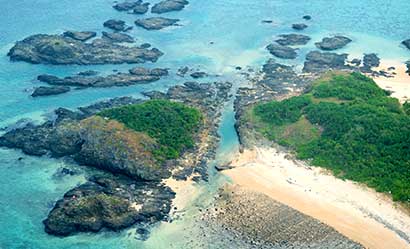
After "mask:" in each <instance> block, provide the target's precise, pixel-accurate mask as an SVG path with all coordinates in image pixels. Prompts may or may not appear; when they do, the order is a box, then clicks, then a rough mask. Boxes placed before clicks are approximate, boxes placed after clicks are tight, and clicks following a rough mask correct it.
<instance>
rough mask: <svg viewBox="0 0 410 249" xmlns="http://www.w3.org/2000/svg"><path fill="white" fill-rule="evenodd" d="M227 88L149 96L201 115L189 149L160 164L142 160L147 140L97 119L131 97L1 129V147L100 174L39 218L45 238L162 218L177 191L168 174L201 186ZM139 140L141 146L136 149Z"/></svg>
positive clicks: (188, 86) (207, 86) (193, 86)
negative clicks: (169, 185)
mask: <svg viewBox="0 0 410 249" xmlns="http://www.w3.org/2000/svg"><path fill="white" fill-rule="evenodd" d="M231 86H232V84H230V83H202V84H198V83H195V82H190V83H185V84H184V85H182V86H175V87H172V88H170V89H169V90H168V92H167V93H160V92H155V93H154V92H151V93H147V94H146V95H147V96H152V98H160V99H167V100H171V101H177V102H182V103H184V104H186V105H187V106H191V107H194V108H198V109H199V110H200V111H201V112H202V113H203V115H204V116H205V122H204V123H203V125H202V126H201V128H200V130H199V131H198V133H197V135H196V138H195V141H196V144H195V146H194V148H193V149H190V150H188V151H186V152H185V153H183V155H182V156H181V157H180V158H178V159H176V160H168V161H166V162H164V163H163V164H161V165H160V166H159V167H158V166H155V165H156V163H155V160H154V159H152V157H150V156H147V155H149V152H148V151H149V150H150V148H149V146H155V143H153V141H151V138H149V137H147V136H145V135H143V134H140V133H134V132H131V131H130V130H128V129H126V128H125V127H124V126H123V125H122V124H120V123H118V122H116V121H114V120H107V119H104V118H102V117H99V116H96V115H95V114H97V113H98V112H100V111H102V110H105V109H109V108H113V107H119V106H124V105H129V104H136V103H142V102H144V100H138V99H133V98H129V97H123V98H116V99H112V100H109V101H104V102H100V103H96V104H94V105H90V106H87V107H83V108H79V110H78V111H71V110H68V109H64V108H60V109H57V110H56V111H55V118H54V119H53V120H49V121H47V122H45V123H44V124H41V125H34V124H30V123H29V124H26V125H23V126H22V127H19V126H16V127H17V128H10V129H6V133H5V134H4V135H3V136H2V137H0V146H1V147H8V148H18V149H21V150H22V151H23V152H24V153H25V154H28V155H34V156H43V155H50V156H52V157H57V158H72V159H73V160H74V161H76V162H77V163H78V164H80V165H84V166H86V167H93V168H96V169H98V170H99V172H101V173H98V174H97V173H95V174H94V175H92V176H89V177H88V178H89V180H88V182H87V183H85V184H83V185H80V186H79V187H76V188H74V189H72V190H70V191H69V192H67V193H66V194H65V195H64V198H63V199H61V200H59V201H58V202H57V203H56V205H55V206H54V208H53V209H52V210H51V211H50V213H49V215H48V218H47V219H46V220H45V221H44V224H45V231H46V232H47V233H50V234H53V235H58V236H67V235H72V234H75V233H77V232H97V231H99V230H101V229H109V230H114V231H117V230H120V229H123V228H127V227H129V226H131V225H134V224H136V223H138V224H139V223H143V224H145V223H148V224H152V223H155V222H158V221H165V220H167V219H168V213H169V211H170V205H171V201H172V199H173V197H174V195H175V193H174V192H173V191H172V190H170V189H169V188H167V187H165V185H164V184H163V183H162V180H163V179H166V178H169V177H174V178H176V179H178V180H183V179H186V178H187V177H189V176H192V175H195V176H196V180H198V181H199V180H201V179H202V180H206V179H207V166H206V165H207V163H208V161H209V160H211V159H213V158H214V156H215V150H216V147H217V142H218V139H219V138H218V135H217V127H218V120H219V117H220V115H221V109H222V107H223V105H224V103H225V102H226V101H227V100H228V97H229V92H230V89H231ZM136 141H139V142H138V143H139V144H141V145H142V144H144V146H143V147H141V146H139V145H138V144H135V143H136ZM98 170H97V171H98ZM100 174H102V176H100ZM74 214H75V215H74Z"/></svg>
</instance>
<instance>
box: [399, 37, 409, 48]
mask: <svg viewBox="0 0 410 249" xmlns="http://www.w3.org/2000/svg"><path fill="white" fill-rule="evenodd" d="M401 44H403V45H404V46H405V47H406V48H408V49H410V39H407V40H404V41H402V42H401Z"/></svg>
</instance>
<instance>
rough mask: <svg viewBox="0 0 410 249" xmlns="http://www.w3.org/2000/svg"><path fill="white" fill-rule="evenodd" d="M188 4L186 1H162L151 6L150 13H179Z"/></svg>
mask: <svg viewBox="0 0 410 249" xmlns="http://www.w3.org/2000/svg"><path fill="white" fill-rule="evenodd" d="M188 4H189V2H188V1H187V0H164V1H161V2H159V3H157V4H155V5H154V6H152V8H151V12H152V13H156V14H162V13H166V12H171V11H180V10H182V9H183V8H185V6H186V5H188Z"/></svg>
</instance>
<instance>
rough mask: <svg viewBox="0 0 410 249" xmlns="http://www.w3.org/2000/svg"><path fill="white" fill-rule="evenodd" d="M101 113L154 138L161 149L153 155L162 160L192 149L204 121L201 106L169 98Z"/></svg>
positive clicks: (175, 156)
mask: <svg viewBox="0 0 410 249" xmlns="http://www.w3.org/2000/svg"><path fill="white" fill-rule="evenodd" d="M99 115H100V116H103V117H108V118H111V119H115V120H117V121H119V122H121V123H123V124H125V126H127V127H128V128H130V129H132V130H135V131H138V132H143V133H146V134H148V135H149V136H150V137H152V138H154V139H155V140H156V141H157V142H158V144H159V148H158V149H157V150H155V151H153V154H154V156H155V157H156V159H158V160H160V161H163V160H167V159H176V158H178V157H179V156H180V155H181V153H182V152H183V151H184V150H186V149H189V148H192V147H193V146H194V133H195V132H196V130H197V129H198V127H199V125H200V122H201V120H202V115H201V113H200V112H199V111H198V110H197V109H194V108H190V107H188V106H186V105H184V104H181V103H176V102H172V101H168V100H150V101H146V102H144V103H142V104H134V105H127V106H123V107H119V108H114V109H110V110H106V111H103V112H101V113H100V114H99Z"/></svg>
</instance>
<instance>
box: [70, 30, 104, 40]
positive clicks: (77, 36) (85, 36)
mask: <svg viewBox="0 0 410 249" xmlns="http://www.w3.org/2000/svg"><path fill="white" fill-rule="evenodd" d="M63 35H64V36H66V37H70V38H72V39H74V40H78V41H83V42H84V41H87V40H89V39H91V38H93V37H96V36H97V33H96V32H93V31H66V32H64V33H63Z"/></svg>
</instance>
